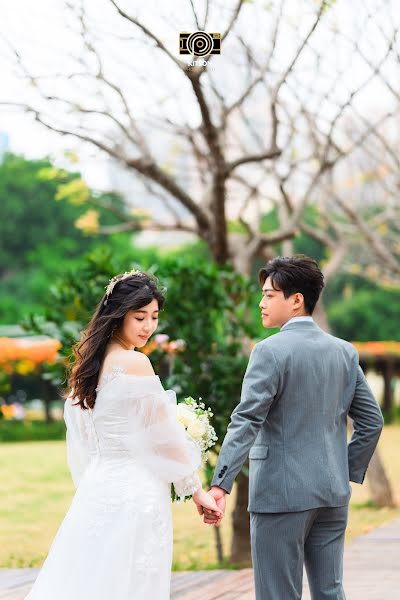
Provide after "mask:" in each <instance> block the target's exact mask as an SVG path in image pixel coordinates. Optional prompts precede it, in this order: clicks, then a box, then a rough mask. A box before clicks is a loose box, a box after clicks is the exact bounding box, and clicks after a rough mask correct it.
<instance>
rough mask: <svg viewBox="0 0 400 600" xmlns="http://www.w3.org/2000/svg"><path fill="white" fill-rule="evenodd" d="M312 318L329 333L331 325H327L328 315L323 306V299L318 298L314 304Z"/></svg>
mask: <svg viewBox="0 0 400 600" xmlns="http://www.w3.org/2000/svg"><path fill="white" fill-rule="evenodd" d="M313 319H314V320H315V322H316V323H317V325H319V326H320V327H321V329H323V330H324V331H326V332H327V333H330V331H331V327H330V325H329V321H328V317H327V316H326V311H325V306H324V302H323V299H322V298H320V299H319V300H318V302H317V304H316V306H315V309H314V312H313Z"/></svg>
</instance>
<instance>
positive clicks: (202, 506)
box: [193, 488, 224, 527]
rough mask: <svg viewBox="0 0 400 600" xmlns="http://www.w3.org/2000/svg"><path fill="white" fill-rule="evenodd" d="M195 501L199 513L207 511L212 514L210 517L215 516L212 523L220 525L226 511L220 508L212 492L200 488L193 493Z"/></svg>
mask: <svg viewBox="0 0 400 600" xmlns="http://www.w3.org/2000/svg"><path fill="white" fill-rule="evenodd" d="M193 501H194V503H195V504H196V508H197V511H198V513H199V515H203V514H205V512H206V511H207V514H209V515H210V518H211V515H212V517H213V520H212V525H217V527H218V525H219V524H220V522H221V521H222V519H223V518H224V513H223V511H222V510H221V509H220V508H219V506H218V503H217V501H216V500H215V498H214V496H213V495H212V494H211V493H210V492H206V491H204V490H203V489H201V488H200V489H199V490H197V492H195V493H194V494H193ZM210 524H211V523H210Z"/></svg>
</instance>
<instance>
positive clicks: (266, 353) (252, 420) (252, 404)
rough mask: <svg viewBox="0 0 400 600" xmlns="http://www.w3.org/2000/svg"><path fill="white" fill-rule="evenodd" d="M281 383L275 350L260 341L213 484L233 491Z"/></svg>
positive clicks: (233, 415)
mask: <svg viewBox="0 0 400 600" xmlns="http://www.w3.org/2000/svg"><path fill="white" fill-rule="evenodd" d="M278 384H279V371H278V366H277V362H276V359H275V356H274V354H273V352H272V350H271V349H270V348H269V347H268V345H267V344H265V343H262V344H257V345H256V346H254V348H253V351H252V353H251V356H250V360H249V364H248V366H247V370H246V373H245V376H244V379H243V385H242V393H241V398H240V402H239V404H238V405H237V406H236V408H235V410H234V411H233V413H232V416H231V421H230V423H229V426H228V430H227V433H226V436H225V439H224V442H223V444H222V447H221V451H220V454H219V458H218V463H217V466H216V469H215V473H214V477H213V480H212V485H215V486H218V487H220V488H222V489H224V490H225V491H226V492H228V493H230V492H231V490H232V487H233V482H234V480H235V478H236V476H237V475H238V473H239V471H240V469H241V468H242V466H243V464H244V462H245V460H246V459H247V457H248V455H249V451H250V448H251V447H252V446H253V444H254V441H255V439H256V437H257V434H258V431H259V429H260V427H261V425H262V424H263V423H264V421H265V419H266V418H267V415H268V412H269V409H270V407H271V404H272V402H273V401H274V398H275V396H276V393H277V390H278Z"/></svg>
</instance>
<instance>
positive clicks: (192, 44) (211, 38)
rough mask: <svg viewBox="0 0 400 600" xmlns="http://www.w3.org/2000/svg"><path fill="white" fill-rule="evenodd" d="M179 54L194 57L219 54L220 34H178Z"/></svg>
mask: <svg viewBox="0 0 400 600" xmlns="http://www.w3.org/2000/svg"><path fill="white" fill-rule="evenodd" d="M179 54H193V55H194V56H207V55H208V54H221V34H220V33H205V31H196V32H195V33H180V34H179Z"/></svg>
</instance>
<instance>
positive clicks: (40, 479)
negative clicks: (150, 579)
mask: <svg viewBox="0 0 400 600" xmlns="http://www.w3.org/2000/svg"><path fill="white" fill-rule="evenodd" d="M380 451H381V456H382V459H383V461H384V464H385V467H386V469H387V474H388V476H389V478H390V481H391V483H392V485H393V488H394V491H395V494H396V501H397V503H398V505H399V506H400V460H399V458H400V426H399V425H388V426H386V427H385V429H384V432H383V434H382V438H381V441H380ZM0 481H1V482H2V493H1V496H0V567H36V566H40V565H41V564H42V562H43V560H44V558H45V556H46V554H47V551H48V548H49V546H50V544H51V541H52V539H53V537H54V534H55V533H56V531H57V529H58V526H59V524H60V522H61V520H62V519H63V517H64V515H65V512H66V511H67V509H68V506H69V504H70V502H71V499H72V496H73V493H74V488H73V485H72V482H71V479H70V476H69V472H68V468H67V466H66V460H65V445H64V442H59V441H52V442H23V443H22V442H21V443H4V444H0ZM233 495H234V494H233ZM233 504H234V498H233V497H231V498H230V499H229V505H228V508H229V511H228V514H227V517H226V518H225V519H224V521H223V524H222V526H221V534H222V538H223V545H224V550H225V553H226V554H227V555H229V544H230V537H231V519H230V510H231V509H232V508H233ZM173 513H174V537H175V542H174V568H175V569H190V568H192V569H193V568H212V567H215V566H217V565H216V563H217V559H216V552H215V544H214V535H215V534H214V528H212V527H206V526H205V525H203V524H202V522H201V521H200V519H199V517H198V516H197V512H196V510H195V507H194V505H193V504H192V503H191V502H188V503H186V504H175V505H174V507H173ZM395 517H400V508H398V509H391V510H390V509H376V508H374V507H373V506H371V505H370V498H369V494H368V484H367V483H366V484H364V486H359V485H355V484H354V485H353V495H352V500H351V513H350V521H349V527H348V530H347V540H351V539H352V538H354V537H356V536H358V535H361V534H362V533H366V532H367V531H369V530H370V529H372V528H373V527H376V526H378V525H382V524H383V523H386V522H388V521H390V520H391V519H393V518H395Z"/></svg>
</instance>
